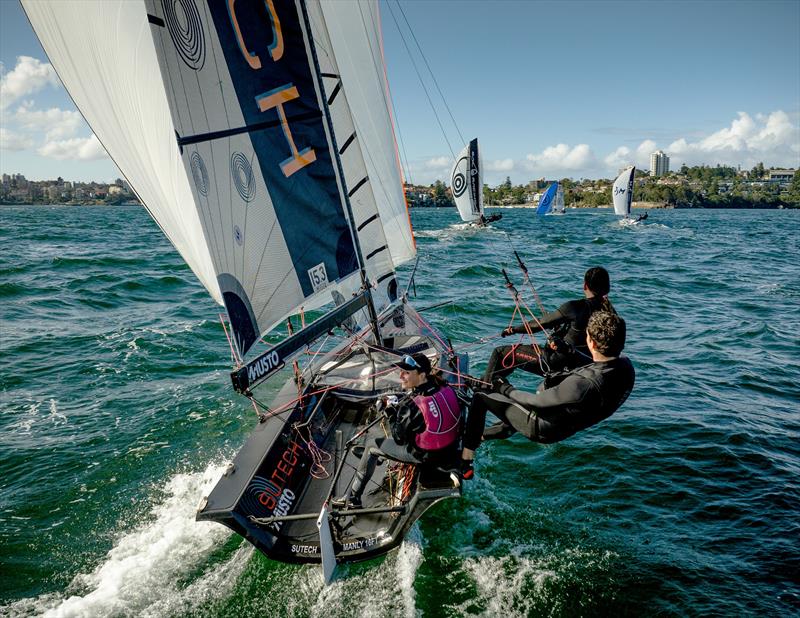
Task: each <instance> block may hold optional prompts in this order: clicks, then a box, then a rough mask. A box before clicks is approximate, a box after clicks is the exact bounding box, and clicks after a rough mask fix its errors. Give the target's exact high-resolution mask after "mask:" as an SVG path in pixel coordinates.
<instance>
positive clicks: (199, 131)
mask: <svg viewBox="0 0 800 618" xmlns="http://www.w3.org/2000/svg"><path fill="white" fill-rule="evenodd" d="M23 4H24V7H25V10H26V12H27V13H28V15H29V17H30V19H31V22H32V24H33V26H34V28H35V30H36V32H37V35H38V36H39V38H40V40H42V42H43V44H44V46H45V49H46V51H47V52H48V55H49V56H50V58H51V61H52V62H53V64H54V66H55V68H56V70H57V71H58V73H59V75H61V76H62V79H63V81H64V83H65V85H66V87H67V89H68V90H69V91H70V93H71V94H72V95H73V98H74V99H75V101H76V104H77V105H78V107H79V109H81V111H82V112H83V113H84V115H85V116H86V118H87V120H88V121H89V124H90V125H91V126H92V128H93V129H94V130H95V132H96V133H97V134H98V137H99V138H100V139H101V141H102V142H103V143H104V144H105V145H106V146H107V148H108V150H109V153H110V154H111V156H112V157H113V158H114V160H115V161H116V162H117V164H118V165H119V166H120V168H121V170H122V171H123V173H124V174H125V175H126V177H127V178H128V180H129V181H130V183H131V185H132V186H133V187H134V188H135V189H136V191H137V192H138V193H139V195H140V196H141V198H142V200H143V201H144V202H145V203H146V204H147V205H148V208H149V210H150V212H151V213H152V214H153V216H154V218H155V219H156V221H157V222H158V223H159V225H161V227H162V228H163V229H164V231H165V233H167V235H168V236H169V237H170V239H172V240H173V243H175V244H176V246H177V247H178V248H179V250H180V251H181V253H182V255H183V256H184V258H185V259H187V262H189V264H190V266H192V268H193V270H195V272H196V273H198V276H199V277H200V278H201V280H202V281H203V282H204V284H206V287H208V288H209V290H210V291H211V293H212V296H214V297H215V298H216V299H217V300H218V301H221V302H222V303H224V305H225V307H226V309H227V312H228V316H229V319H230V322H231V326H232V328H233V332H234V338H235V341H236V344H237V347H238V349H239V351H240V352H241V353H242V354H244V353H246V352H247V351H248V350H249V349H250V348H251V347H252V345H253V343H254V342H255V341H256V340H257V339H258V338H259V336H260V335H261V334H262V333H264V332H266V331H268V330H270V329H272V328H273V327H274V326H275V325H276V324H278V323H279V322H281V321H282V320H283V319H284V318H285V317H286V316H288V315H291V314H292V313H295V312H297V311H298V310H300V309H302V308H311V307H314V306H318V305H320V304H324V303H326V302H330V301H332V300H333V301H335V302H336V303H337V304H339V303H341V302H344V301H345V300H347V299H349V298H350V297H351V296H352V295H353V294H354V293H356V292H357V291H358V290H359V289H360V288H361V287H362V280H361V276H360V273H361V270H362V269H363V271H364V274H365V277H366V280H367V282H368V284H369V286H370V287H371V288H372V297H373V299H374V302H375V305H376V308H377V310H378V311H381V310H382V309H383V308H384V307H386V306H388V304H389V303H390V302H391V301H392V300H394V299H395V298H396V297H397V282H396V280H395V277H394V266H395V264H398V263H400V262H402V261H404V260H407V259H409V258H410V257H411V256H413V255H414V246H413V238H412V236H411V230H410V224H409V220H408V214H407V211H406V207H405V200H404V196H403V193H402V184H401V182H400V175H399V171H398V170H399V168H398V166H397V156H396V148H395V143H394V137H393V132H392V127H391V121H390V120H389V118H390V117H389V114H388V109H385V108H384V109H382V107H385V106H386V105H387V99H386V95H385V93H386V90H387V86H386V81H385V76H384V70H383V59H382V56H381V40H380V33H379V32H380V31H379V27H378V21H377V6H376V4H375V3H372V2H370V3H364V4H362V3H359V2H352V3H351V2H345V3H335V5H336V7H335V10H334V8H333V7H330V6H323V5H321V4H320V2H318V1H310V2H295V1H293V0H271V1H270V2H243V1H241V0H240V1H239V2H234V1H233V0H231V1H230V2H202V1H201V0H180V1H175V2H161V1H157V0H146V1H144V2H142V1H141V0H133V1H131V2H78V1H76V0H50V1H46V2H33V1H32V0H24V3H23ZM348 38H352V39H354V40H357V41H360V42H361V43H360V44H361V45H362V46H365V47H369V48H370V50H371V53H370V54H369V55H367V56H365V55H364V50H359V52H358V54H357V58H356V57H355V56H354V57H351V56H350V55H348V54H347V53H345V51H344V50H345V46H344V43H343V41H346V40H348ZM159 67H160V71H159ZM159 73H160V77H159ZM162 78H163V79H162ZM98 90H99V91H100V92H99V94H98V92H97V91H98ZM376 93H383V97H382V98H381V99H380V100H379V101H380V104H375V103H374V101H375V99H374V98H373V97H374V96H375V94H376ZM362 97H363V98H364V99H365V100H361V98H362ZM367 97H369V98H367ZM349 99H352V100H353V101H358V104H357V106H355V107H353V108H351V106H350V105H349ZM366 100H368V101H370V102H371V105H370V106H369V107H368V106H367V103H366ZM167 104H168V108H169V111H170V116H171V121H170V120H169V117H167V116H166V115H165V106H166V105H167ZM152 110H155V112H154V111H152ZM140 141H141V142H143V145H140V144H139V142H140ZM159 148H160V149H161V150H160V151H159ZM152 151H157V152H159V154H160V157H154V156H153V155H152ZM181 165H182V167H183V171H181ZM393 166H394V169H393ZM170 171H171V173H172V176H173V177H174V178H173V179H172V180H173V184H174V185H176V186H177V187H178V188H179V189H181V191H177V190H176V191H174V196H173V195H172V194H170V190H171V187H170V186H169V184H168V182H167V181H165V180H163V179H162V178H161V177H162V176H164V175H167V172H170ZM167 180H169V178H168V179H167ZM151 185H155V187H156V188H155V189H151ZM187 185H188V188H189V191H187V190H186V189H187ZM165 187H166V188H165ZM199 227H201V228H202V232H201V233H197V232H198V231H199V230H198V228H199ZM385 230H387V231H386V232H385ZM184 238H187V239H186V240H185V244H186V245H187V246H186V247H183V246H182V243H184ZM193 253H197V254H198V255H199V256H200V257H197V258H196V257H194V256H193V255H192V254H193ZM187 255H188V257H187ZM210 265H211V267H210V268H209V266H210ZM198 271H199V272H198Z"/></svg>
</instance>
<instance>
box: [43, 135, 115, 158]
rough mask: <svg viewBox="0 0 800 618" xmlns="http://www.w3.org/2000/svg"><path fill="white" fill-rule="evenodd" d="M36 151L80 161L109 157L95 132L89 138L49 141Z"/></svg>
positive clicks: (45, 155)
mask: <svg viewBox="0 0 800 618" xmlns="http://www.w3.org/2000/svg"><path fill="white" fill-rule="evenodd" d="M36 152H37V153H39V154H40V155H42V156H43V157H49V158H51V159H59V160H65V159H76V160H80V161H95V160H97V159H105V158H107V157H108V155H107V154H106V151H105V150H104V149H103V147H102V146H101V145H100V142H99V141H98V139H97V137H95V135H94V134H92V135H91V136H90V137H87V138H82V137H76V138H73V139H67V140H60V141H51V142H47V143H46V144H44V145H43V146H42V147H41V148H39V149H38V150H37V151H36Z"/></svg>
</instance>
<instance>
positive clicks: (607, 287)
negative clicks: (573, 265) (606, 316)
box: [583, 266, 617, 313]
mask: <svg viewBox="0 0 800 618" xmlns="http://www.w3.org/2000/svg"><path fill="white" fill-rule="evenodd" d="M583 283H584V284H585V285H586V287H587V288H589V291H590V292H592V294H594V296H595V298H596V299H597V300H598V302H599V307H598V309H597V310H599V311H607V312H608V313H616V312H617V310H616V309H614V305H612V304H611V301H610V300H608V293H609V292H610V291H611V277H609V276H608V271H607V270H606V269H605V268H603V267H602V266H592V267H591V268H590V269H589V270H587V271H586V274H585V275H583Z"/></svg>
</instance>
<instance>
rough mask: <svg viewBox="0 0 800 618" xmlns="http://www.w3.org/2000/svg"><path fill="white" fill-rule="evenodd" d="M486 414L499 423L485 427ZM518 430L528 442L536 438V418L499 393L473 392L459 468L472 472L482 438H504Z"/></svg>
mask: <svg viewBox="0 0 800 618" xmlns="http://www.w3.org/2000/svg"><path fill="white" fill-rule="evenodd" d="M487 412H491V413H492V414H494V415H495V416H496V417H497V418H499V419H500V421H501V423H500V424H499V425H498V424H495V425H492V426H491V427H489V428H485V427H484V425H485V424H486V413H487ZM517 431H518V432H520V433H521V434H523V435H524V436H525V437H526V438H528V439H529V440H534V439H536V417H535V416H534V415H533V414H531V413H530V412H528V411H527V410H525V409H524V408H522V407H521V406H519V405H518V404H516V403H514V402H513V401H512V400H511V399H509V398H508V397H505V396H503V395H501V394H499V393H490V394H487V393H476V394H475V396H474V397H473V398H472V403H471V404H470V407H469V414H468V415H467V427H466V431H465V433H464V450H463V451H462V452H461V459H462V461H463V462H467V463H466V464H465V465H464V466H462V467H463V469H464V470H470V471H471V464H472V460H473V459H475V449H477V448H478V446H479V445H480V443H481V439H484V438H485V439H497V438H501V437H505V438H507V437H509V436H511V435H513V434H514V433H515V432H517ZM487 433H488V434H489V435H488V437H487ZM465 478H468V477H466V476H465Z"/></svg>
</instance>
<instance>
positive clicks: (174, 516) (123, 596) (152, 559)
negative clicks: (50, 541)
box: [0, 463, 252, 617]
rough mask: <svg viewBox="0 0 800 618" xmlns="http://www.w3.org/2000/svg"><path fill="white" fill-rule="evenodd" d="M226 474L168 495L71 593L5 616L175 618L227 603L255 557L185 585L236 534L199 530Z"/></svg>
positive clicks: (207, 476) (180, 484)
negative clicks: (204, 504)
mask: <svg viewBox="0 0 800 618" xmlns="http://www.w3.org/2000/svg"><path fill="white" fill-rule="evenodd" d="M223 470H224V466H223V465H221V464H217V463H215V464H211V465H209V466H208V467H207V468H206V469H205V470H204V471H203V472H198V473H192V474H177V475H175V476H173V477H172V478H171V479H169V480H168V481H167V483H166V485H165V487H164V492H165V494H166V496H165V498H164V500H163V501H161V502H160V503H159V504H156V505H155V506H154V507H153V508H152V509H151V511H150V513H149V516H148V517H147V521H145V522H143V523H142V524H140V525H139V526H137V527H136V528H135V529H133V530H132V531H130V532H126V533H124V534H123V535H122V536H121V537H120V538H119V539H118V540H117V541H116V543H115V544H114V547H112V548H111V550H110V551H109V552H108V553H107V554H106V556H105V557H104V558H103V560H102V561H101V562H100V564H98V565H97V567H96V568H95V569H94V570H93V571H92V572H91V573H80V574H78V575H77V576H75V578H74V579H73V581H72V583H71V584H70V585H69V587H68V588H67V590H66V591H64V592H63V593H49V594H45V595H42V596H39V597H36V598H32V599H23V600H20V601H17V602H16V603H13V604H11V605H8V606H6V607H3V608H0V614H3V615H8V616H12V617H16V616H31V615H37V616H52V617H56V616H58V617H66V616H117V615H125V616H130V615H175V613H180V612H183V611H187V610H189V611H190V610H191V605H195V604H198V603H202V602H208V600H209V595H210V594H212V593H213V594H214V595H224V594H225V593H226V592H227V585H232V584H233V583H234V582H235V581H236V575H237V573H238V572H240V571H241V570H242V569H243V568H244V566H245V565H246V564H247V560H248V557H249V555H250V554H251V553H252V552H251V551H250V550H249V549H247V550H245V549H241V550H239V551H238V552H236V553H235V554H234V555H233V557H231V558H230V559H229V560H228V561H227V562H226V563H225V564H223V565H221V566H220V565H215V566H214V567H213V570H211V571H209V572H207V573H204V574H203V575H200V576H199V577H198V578H197V579H195V580H194V581H193V582H192V583H191V584H190V585H189V586H184V587H183V588H182V589H180V588H179V582H180V581H181V579H183V578H185V577H186V576H187V575H188V574H189V573H192V572H193V571H195V570H196V569H198V568H202V566H203V563H204V561H205V560H206V559H207V557H208V556H209V554H210V553H211V552H212V551H213V550H214V549H215V548H218V547H220V546H221V545H222V543H224V541H225V540H226V539H227V538H228V537H229V536H230V532H229V531H228V530H227V529H226V528H224V527H223V526H219V525H215V524H211V523H205V522H196V521H195V520H194V515H195V505H196V504H197V502H198V501H199V499H200V498H201V497H202V496H203V495H207V494H208V492H209V491H210V490H211V487H212V486H213V484H214V483H215V482H216V481H217V479H218V478H219V477H220V475H221V474H222V472H223Z"/></svg>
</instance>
